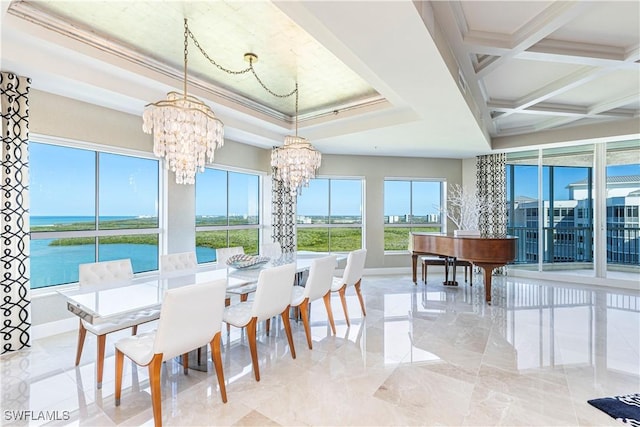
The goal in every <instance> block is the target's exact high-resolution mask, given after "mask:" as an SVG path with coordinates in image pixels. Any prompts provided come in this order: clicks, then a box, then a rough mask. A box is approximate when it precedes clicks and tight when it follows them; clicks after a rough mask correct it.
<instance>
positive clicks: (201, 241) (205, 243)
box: [31, 218, 438, 254]
mask: <svg viewBox="0 0 640 427" xmlns="http://www.w3.org/2000/svg"><path fill="white" fill-rule="evenodd" d="M157 226H158V222H157V218H133V219H125V220H111V221H103V222H101V223H100V229H101V230H118V229H141V228H155V227H157ZM93 229H95V226H94V224H93V223H87V222H81V223H73V224H61V225H47V226H35V227H32V228H31V231H32V232H38V231H80V230H93ZM413 231H425V232H428V231H438V230H437V229H436V228H433V227H424V228H414V229H413ZM228 234H229V236H228V244H227V231H199V232H197V233H196V247H205V248H211V249H215V248H223V247H227V246H242V247H243V248H244V251H245V253H247V254H257V253H258V230H257V229H249V230H230V231H229V232H228ZM329 241H331V250H332V251H334V252H348V251H352V250H354V249H359V248H360V247H362V230H361V229H360V228H324V227H317V228H315V227H314V228H300V229H298V250H303V251H314V252H325V251H328V250H329ZM384 241H385V248H384V249H385V250H406V249H407V247H408V243H409V230H408V229H406V228H394V227H385V229H384ZM99 242H100V244H115V243H121V244H122V243H124V244H141V245H157V244H158V235H156V234H137V235H129V236H105V237H100V238H99ZM93 244H95V238H94V237H73V238H63V239H55V240H52V241H51V243H49V246H72V245H93Z"/></svg>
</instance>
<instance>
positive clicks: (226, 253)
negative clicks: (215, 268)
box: [216, 246, 244, 266]
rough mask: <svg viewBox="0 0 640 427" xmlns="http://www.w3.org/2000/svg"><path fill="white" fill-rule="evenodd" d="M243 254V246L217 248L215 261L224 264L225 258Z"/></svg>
mask: <svg viewBox="0 0 640 427" xmlns="http://www.w3.org/2000/svg"><path fill="white" fill-rule="evenodd" d="M241 254H244V248H243V247H242V246H233V247H231V248H217V249H216V262H217V263H218V265H222V266H226V265H227V260H228V259H229V258H230V257H232V256H233V255H241Z"/></svg>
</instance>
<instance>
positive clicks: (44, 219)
mask: <svg viewBox="0 0 640 427" xmlns="http://www.w3.org/2000/svg"><path fill="white" fill-rule="evenodd" d="M133 218H137V217H135V216H101V217H100V221H117V220H121V219H133ZM29 221H30V224H31V225H32V226H34V225H54V224H72V223H76V222H93V221H95V217H94V216H31V217H30V218H29Z"/></svg>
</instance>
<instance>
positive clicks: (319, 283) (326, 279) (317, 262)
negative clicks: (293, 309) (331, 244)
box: [304, 255, 337, 301]
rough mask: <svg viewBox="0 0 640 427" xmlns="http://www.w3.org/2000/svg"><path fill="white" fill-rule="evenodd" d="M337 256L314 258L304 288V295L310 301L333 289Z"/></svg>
mask: <svg viewBox="0 0 640 427" xmlns="http://www.w3.org/2000/svg"><path fill="white" fill-rule="evenodd" d="M336 265H337V261H336V256H335V255H331V256H327V257H322V258H318V259H314V260H313V261H311V268H309V277H308V278H307V283H306V285H305V288H304V295H305V297H306V298H309V301H314V300H317V299H318V298H322V297H323V296H325V295H326V293H327V292H329V290H330V289H331V282H332V281H333V271H334V270H335V269H336Z"/></svg>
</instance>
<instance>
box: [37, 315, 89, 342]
mask: <svg viewBox="0 0 640 427" xmlns="http://www.w3.org/2000/svg"><path fill="white" fill-rule="evenodd" d="M76 329H78V319H77V318H76V317H72V318H69V319H62V320H56V321H54V322H47V323H43V324H41V325H34V326H33V327H32V328H31V338H33V339H39V338H46V337H50V336H53V335H58V334H63V333H65V332H70V331H73V330H76Z"/></svg>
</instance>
